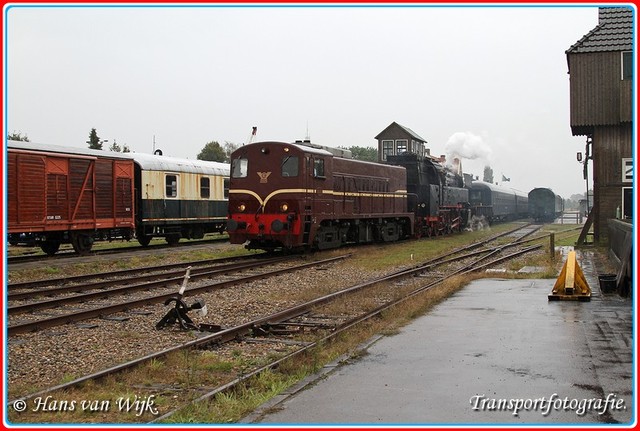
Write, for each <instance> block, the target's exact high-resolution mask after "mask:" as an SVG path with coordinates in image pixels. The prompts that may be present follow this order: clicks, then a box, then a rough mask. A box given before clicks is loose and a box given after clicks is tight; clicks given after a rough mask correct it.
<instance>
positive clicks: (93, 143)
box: [87, 128, 102, 150]
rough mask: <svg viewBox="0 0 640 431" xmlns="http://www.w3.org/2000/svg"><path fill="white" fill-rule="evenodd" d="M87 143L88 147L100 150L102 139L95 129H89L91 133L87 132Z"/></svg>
mask: <svg viewBox="0 0 640 431" xmlns="http://www.w3.org/2000/svg"><path fill="white" fill-rule="evenodd" d="M87 144H89V148H91V149H92V150H101V149H102V141H101V140H100V137H99V136H98V133H97V132H96V129H95V128H93V129H91V133H89V140H88V141H87Z"/></svg>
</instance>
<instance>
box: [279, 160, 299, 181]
mask: <svg viewBox="0 0 640 431" xmlns="http://www.w3.org/2000/svg"><path fill="white" fill-rule="evenodd" d="M281 166H282V176H283V177H297V176H298V157H297V156H285V157H284V158H283V159H282V164H281Z"/></svg>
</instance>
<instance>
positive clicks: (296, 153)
mask: <svg viewBox="0 0 640 431" xmlns="http://www.w3.org/2000/svg"><path fill="white" fill-rule="evenodd" d="M348 153H349V152H348V151H343V150H338V149H330V148H324V147H319V146H315V145H312V144H311V143H309V142H302V141H298V142H296V143H293V144H289V143H283V142H258V143H254V144H249V145H245V146H243V147H241V148H239V149H237V150H236V151H235V152H234V153H233V154H232V156H231V159H232V160H231V187H230V191H229V193H230V194H229V220H228V222H227V231H228V233H229V238H230V241H231V243H233V244H242V243H245V242H248V244H247V248H250V249H253V248H260V249H267V250H269V249H279V248H285V249H292V248H298V247H307V248H317V249H327V248H333V247H339V246H340V245H342V244H346V243H361V242H372V241H395V240H397V239H400V238H404V237H407V236H409V235H411V234H412V226H413V214H411V213H410V212H408V211H407V192H406V189H405V187H406V186H405V177H406V174H405V169H404V168H402V167H398V166H387V165H381V164H377V163H369V162H362V161H357V160H352V159H348V158H345V157H343V156H345V155H348Z"/></svg>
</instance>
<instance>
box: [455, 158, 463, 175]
mask: <svg viewBox="0 0 640 431" xmlns="http://www.w3.org/2000/svg"><path fill="white" fill-rule="evenodd" d="M453 171H454V172H455V173H456V174H457V175H462V163H461V162H460V159H459V158H457V157H454V158H453Z"/></svg>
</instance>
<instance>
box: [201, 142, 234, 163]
mask: <svg viewBox="0 0 640 431" xmlns="http://www.w3.org/2000/svg"><path fill="white" fill-rule="evenodd" d="M197 159H198V160H208V161H210V162H225V161H227V160H226V159H227V155H226V154H225V151H224V149H223V148H222V147H221V146H220V144H219V143H218V142H216V141H211V142H209V143H208V144H207V145H205V146H204V148H202V151H200V154H198V156H197Z"/></svg>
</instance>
